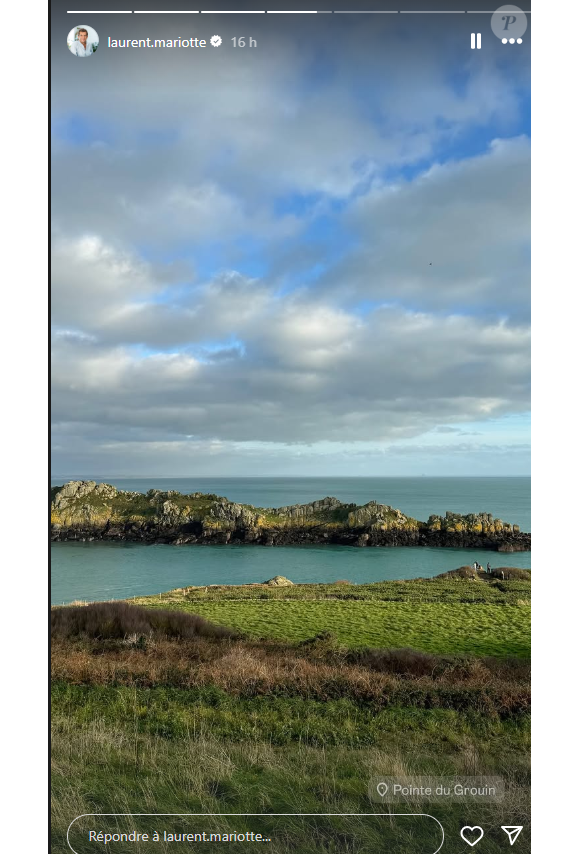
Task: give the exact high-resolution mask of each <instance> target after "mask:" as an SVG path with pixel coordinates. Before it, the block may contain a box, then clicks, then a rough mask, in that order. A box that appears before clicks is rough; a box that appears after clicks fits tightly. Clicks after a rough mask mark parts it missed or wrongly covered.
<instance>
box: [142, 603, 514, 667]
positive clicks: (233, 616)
mask: <svg viewBox="0 0 580 854" xmlns="http://www.w3.org/2000/svg"><path fill="white" fill-rule="evenodd" d="M140 601H143V600H140ZM150 604H151V606H155V605H156V604H160V605H163V606H164V607H168V606H169V607H170V604H169V603H167V601H163V600H157V603H155V600H153V599H152V600H151V602H150ZM176 607H179V608H180V610H184V611H191V612H192V613H193V612H194V613H196V614H199V615H201V616H202V617H205V618H206V619H207V620H210V621H211V622H213V623H216V624H218V625H223V626H229V627H230V628H233V629H238V630H240V631H243V632H246V633H247V634H249V635H252V636H254V637H270V638H276V639H278V640H287V641H294V642H296V641H302V640H305V639H306V638H309V637H312V636H313V635H316V634H317V633H319V632H321V631H329V632H332V633H333V634H334V635H335V636H336V637H337V639H338V641H339V643H341V644H344V645H345V646H348V647H361V646H369V647H413V648H414V649H420V650H425V651H427V652H435V653H444V652H450V653H466V654H471V655H496V656H512V655H515V656H524V657H525V656H528V655H529V653H530V611H529V606H528V605H525V604H523V605H504V606H503V607H497V606H495V605H482V604H479V603H478V604H466V603H462V602H456V603H454V604H449V603H441V602H438V603H426V604H425V603H418V604H415V603H410V602H377V601H372V600H371V601H357V600H355V601H348V600H347V601H344V600H337V601H307V600H302V601H300V600H299V601H293V600H290V599H279V600H265V601H264V600H257V601H256V600H252V599H246V600H237V601H236V600H227V599H226V600H225V601H207V602H203V601H193V602H183V601H182V603H181V604H180V605H179V606H176Z"/></svg>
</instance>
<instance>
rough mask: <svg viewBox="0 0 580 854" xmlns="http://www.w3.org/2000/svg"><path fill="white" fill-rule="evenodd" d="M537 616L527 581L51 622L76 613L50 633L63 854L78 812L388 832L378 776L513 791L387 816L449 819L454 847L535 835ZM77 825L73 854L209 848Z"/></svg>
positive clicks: (329, 594)
mask: <svg viewBox="0 0 580 854" xmlns="http://www.w3.org/2000/svg"><path fill="white" fill-rule="evenodd" d="M529 598H530V581H529V579H527V578H519V579H514V580H505V581H503V580H499V579H490V580H485V581H482V580H474V581H471V580H468V579H462V578H455V577H451V578H443V579H435V580H433V581H430V580H416V581H409V582H380V583H378V584H371V585H349V584H335V585H296V586H294V587H288V588H269V587H266V586H263V585H256V586H247V587H219V588H217V587H208V588H185V589H183V590H175V591H170V592H169V593H166V594H162V595H161V596H158V597H149V598H144V599H140V600H136V601H137V602H138V603H139V605H140V606H147V607H146V608H144V607H140V608H134V609H133V608H131V607H130V606H129V605H127V604H126V603H104V604H103V605H100V606H98V607H96V608H95V607H92V606H89V608H88V609H87V608H83V607H82V606H81V607H79V608H77V609H76V610H75V609H73V608H65V609H56V611H57V612H59V611H62V612H64V611H67V612H68V613H66V614H64V613H63V614H58V613H57V615H56V616H54V617H53V621H54V627H55V629H54V631H55V636H54V641H53V679H54V682H53V689H52V701H53V707H52V709H53V710H52V723H53V777H52V779H53V841H52V851H53V852H54V854H64V852H65V851H69V850H70V849H68V848H67V847H66V842H65V837H66V829H67V827H68V825H69V824H70V822H71V820H72V818H74V817H75V816H77V815H81V814H85V813H120V812H121V813H122V812H125V813H131V812H151V813H164V812H165V813H246V812H251V813H265V814H268V813H276V812H280V813H304V812H312V813H333V814H336V813H343V812H348V813H356V814H360V813H369V812H371V813H372V812H377V813H382V812H383V811H384V808H383V807H382V806H381V805H376V804H373V803H372V802H371V801H370V800H369V796H368V786H369V781H370V779H371V778H372V777H376V776H389V775H392V776H399V777H405V776H411V775H434V776H455V775H465V776H501V777H503V778H504V780H505V782H506V787H507V795H506V799H505V801H503V802H500V803H495V804H478V805H476V806H474V805H471V806H470V805H469V804H464V803H459V804H445V805H435V804H424V803H421V802H419V801H409V802H408V803H406V804H405V805H403V806H402V807H401V808H400V810H394V811H400V812H419V813H420V812H428V813H430V814H431V815H435V816H437V817H439V818H440V819H441V821H442V822H443V824H444V825H445V828H446V833H447V834H448V836H449V837H450V838H451V842H452V844H453V843H454V841H456V840H457V839H458V832H459V829H460V828H461V827H462V826H463V825H465V824H474V823H477V824H479V825H481V826H482V827H483V828H484V830H485V843H486V849H485V850H486V852H487V854H500V852H502V851H505V845H506V838H505V835H504V834H503V832H502V831H501V829H500V828H501V825H502V824H524V825H526V826H527V825H528V823H529V661H528V659H529V618H530V615H529ZM54 613H55V612H54V611H53V614H54ZM194 615H198V616H199V617H203V618H204V619H205V620H207V621H209V623H208V622H203V621H202V620H199V619H198V618H197V617H195V616H194ZM215 626H217V627H218V628H217V630H216V628H215ZM220 626H223V627H229V628H231V629H234V630H237V631H238V633H239V635H238V636H237V635H235V634H234V635H232V634H231V632H228V631H222V630H221V629H219V627H220ZM401 647H413V648H414V649H415V650H416V651H413V650H409V649H401ZM390 809H393V808H392V807H390ZM84 821H85V824H84V825H83V826H80V825H77V826H76V829H75V831H74V833H75V834H76V835H74V836H73V841H74V848H75V850H76V851H77V852H78V854H89V852H90V854H93V852H94V850H95V848H94V847H93V848H91V847H89V846H88V844H87V841H86V831H87V829H88V828H91V829H92V828H94V829H101V830H109V831H110V830H112V829H114V830H117V831H118V830H125V831H127V830H132V829H133V828H135V827H136V828H137V829H139V830H151V828H152V827H153V823H154V824H155V825H156V826H157V827H159V828H160V829H168V830H172V831H176V832H181V831H196V830H200V829H203V828H200V826H199V824H197V825H195V821H194V822H193V825H192V820H191V819H180V818H175V819H171V820H170V823H169V824H168V823H167V821H166V820H163V821H162V820H161V819H159V818H155V819H149V820H146V819H142V820H141V819H136V818H134V817H129V818H115V819H114V820H113V819H109V820H108V819H106V818H90V819H85V820H84ZM111 821H113V822H114V824H113V825H111ZM207 821H210V822H211V821H214V822H218V821H219V823H220V824H219V829H220V830H222V831H223V830H235V829H237V830H244V829H248V828H250V827H252V828H253V829H256V830H265V831H266V832H268V833H271V834H273V838H275V843H272V844H271V845H268V849H269V850H270V851H271V852H272V854H290V852H291V851H300V854H323V852H324V854H353V852H355V851H356V852H357V854H376V852H377V851H380V850H384V848H385V846H386V847H387V848H388V850H390V851H392V852H393V854H419V851H420V852H421V854H426V852H428V851H432V850H435V847H436V844H433V839H432V833H433V831H432V828H431V827H427V826H423V825H418V824H417V823H416V822H415V823H414V824H413V828H412V830H411V829H410V826H409V825H408V824H407V825H406V826H405V825H404V824H401V823H397V822H396V821H395V820H393V821H392V822H390V823H389V824H388V826H386V825H385V824H384V822H385V819H384V818H381V819H376V820H375V819H369V820H368V822H366V823H364V826H363V824H361V822H362V821H363V820H362V819H357V818H352V819H348V820H341V819H336V818H332V819H323V818H319V819H317V820H316V822H315V823H314V824H313V823H312V822H309V821H306V820H303V819H299V818H291V819H286V820H284V824H283V825H280V824H276V821H277V820H276V819H275V818H273V817H272V816H268V815H266V816H265V817H263V818H261V819H260V820H259V827H257V826H256V825H255V822H256V821H258V820H250V819H244V818H242V819H239V818H234V817H232V818H227V817H226V818H221V819H219V820H218V819H213V820H210V819H208V820H207ZM252 821H254V825H252ZM365 821H366V820H365ZM107 822H109V824H107ZM147 822H149V823H147ZM160 822H162V823H161V824H160ZM377 822H378V823H377ZM204 827H207V825H204ZM210 829H216V828H215V824H214V826H212V827H211V828H210ZM322 830H324V833H322ZM524 833H527V830H526V831H524ZM430 834H431V836H430ZM176 845H177V844H174V845H171V844H169V843H168V844H167V845H165V844H163V843H156V844H155V845H153V846H151V845H149V846H147V844H140V843H127V844H124V843H119V844H116V845H111V846H107V848H108V850H109V851H110V852H112V854H128V852H133V854H153V852H163V854H169V852H170V851H173V850H175V848H176ZM518 845H519V846H520V849H521V850H522V851H523V850H526V845H527V840H526V837H525V836H524V835H522V837H520V839H519V840H518ZM177 847H178V846H177ZM213 847H215V845H214V846H213ZM196 848H197V849H198V850H199V851H200V852H203V851H205V850H208V851H209V850H213V849H212V848H210V847H209V846H203V845H199V844H198V845H196ZM236 850H238V851H240V852H242V854H246V852H248V854H249V852H250V851H251V852H255V850H256V844H255V843H254V844H249V845H245V844H241V845H237V846H236Z"/></svg>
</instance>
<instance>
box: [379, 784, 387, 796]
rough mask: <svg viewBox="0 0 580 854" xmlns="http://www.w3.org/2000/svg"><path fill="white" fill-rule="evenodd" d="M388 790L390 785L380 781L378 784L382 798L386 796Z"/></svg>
mask: <svg viewBox="0 0 580 854" xmlns="http://www.w3.org/2000/svg"><path fill="white" fill-rule="evenodd" d="M388 791H389V787H388V786H387V784H386V783H379V784H378V785H377V792H378V793H379V795H380V796H381V798H384V797H385V795H386V794H387V792H388Z"/></svg>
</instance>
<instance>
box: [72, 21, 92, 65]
mask: <svg viewBox="0 0 580 854" xmlns="http://www.w3.org/2000/svg"><path fill="white" fill-rule="evenodd" d="M66 42H67V44H68V49H69V50H70V52H71V53H73V54H74V55H75V56H81V57H82V56H92V54H93V53H94V52H95V51H96V49H97V48H98V46H99V34H98V33H97V31H96V30H93V28H92V27H87V26H85V25H84V24H79V26H78V27H73V28H72V30H71V31H70V33H69V34H68V36H67V40H66Z"/></svg>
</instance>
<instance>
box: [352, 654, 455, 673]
mask: <svg viewBox="0 0 580 854" xmlns="http://www.w3.org/2000/svg"><path fill="white" fill-rule="evenodd" d="M349 661H350V662H352V663H353V664H358V665H359V666H361V667H368V668H369V669H370V670H376V671H378V672H379V673H393V674H397V675H400V676H431V675H432V673H433V671H434V669H435V667H436V665H437V663H438V661H439V657H438V656H436V655H432V654H431V653H428V652H421V651H420V650H417V649H406V648H405V649H360V650H354V651H353V652H352V653H351V654H350V655H349Z"/></svg>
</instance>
